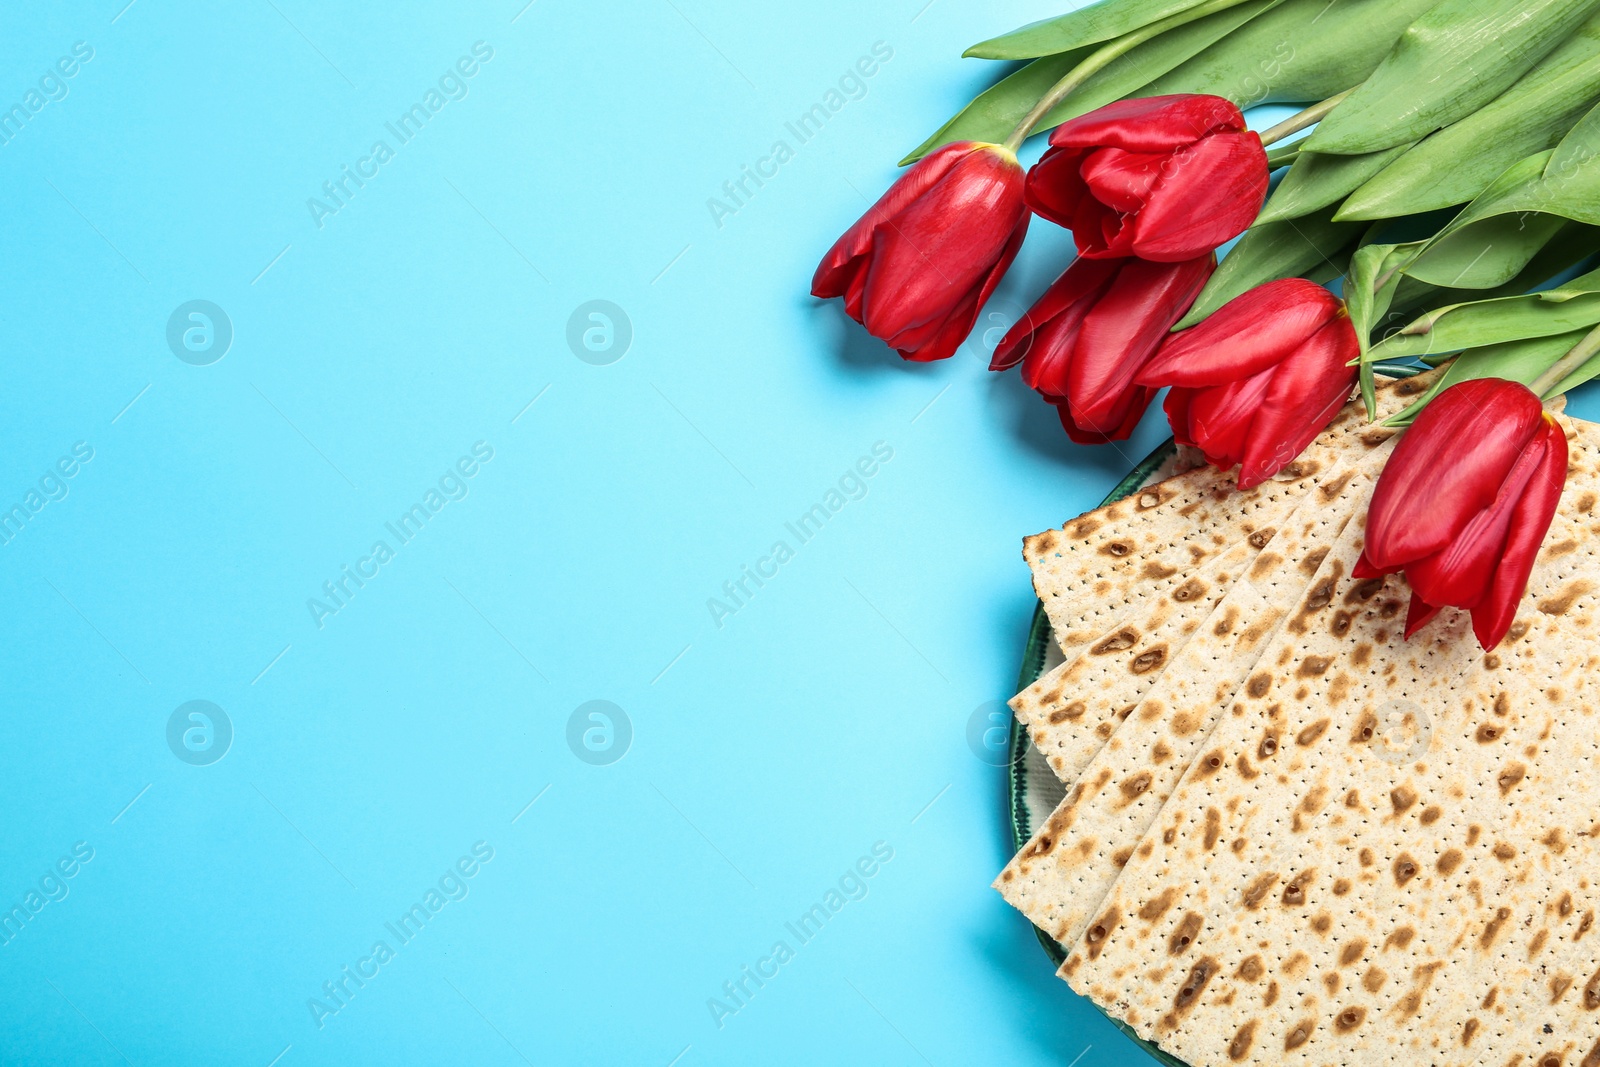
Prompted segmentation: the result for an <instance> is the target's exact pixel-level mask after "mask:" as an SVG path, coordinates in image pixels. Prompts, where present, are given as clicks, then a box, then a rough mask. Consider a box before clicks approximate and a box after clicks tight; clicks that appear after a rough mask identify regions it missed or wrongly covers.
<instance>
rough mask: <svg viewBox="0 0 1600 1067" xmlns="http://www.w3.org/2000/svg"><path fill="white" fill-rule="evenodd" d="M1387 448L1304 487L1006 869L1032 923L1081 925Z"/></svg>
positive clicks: (1065, 927) (1050, 928)
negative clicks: (1304, 491) (1308, 489)
mask: <svg viewBox="0 0 1600 1067" xmlns="http://www.w3.org/2000/svg"><path fill="white" fill-rule="evenodd" d="M1387 452H1388V449H1387V448H1385V449H1383V450H1382V452H1380V453H1377V454H1373V455H1369V456H1367V457H1366V458H1365V459H1364V460H1363V461H1362V462H1361V463H1359V464H1358V465H1356V466H1355V467H1353V468H1350V469H1348V470H1347V471H1346V472H1345V473H1344V474H1343V475H1340V476H1335V477H1333V478H1332V479H1331V480H1329V481H1325V482H1324V483H1323V484H1321V485H1319V486H1318V487H1317V488H1316V489H1315V490H1313V491H1312V492H1311V493H1310V494H1308V495H1307V497H1306V498H1305V500H1304V501H1302V503H1301V504H1300V506H1299V507H1298V508H1297V509H1296V510H1295V512H1294V513H1293V514H1292V515H1291V516H1289V518H1288V519H1287V520H1286V521H1285V523H1284V528H1283V529H1282V530H1281V531H1280V532H1279V533H1278V534H1277V535H1276V536H1275V537H1274V538H1273V539H1272V542H1271V543H1270V544H1269V545H1268V546H1267V547H1266V549H1265V550H1263V551H1262V552H1261V553H1260V554H1259V556H1258V557H1257V558H1256V559H1255V560H1254V561H1253V563H1252V565H1251V566H1250V567H1249V569H1248V570H1247V571H1246V573H1245V574H1244V575H1242V576H1241V577H1240V578H1239V579H1238V580H1237V581H1235V582H1233V583H1232V584H1231V586H1230V587H1229V588H1228V591H1227V595H1226V597H1224V598H1223V599H1222V600H1220V602H1219V603H1218V604H1217V605H1216V607H1215V608H1214V610H1213V611H1212V613H1211V614H1210V616H1209V617H1208V619H1207V620H1206V623H1205V625H1204V626H1202V627H1200V628H1199V632H1198V635H1197V636H1195V637H1194V638H1193V639H1192V640H1190V641H1189V642H1188V643H1187V644H1185V645H1184V647H1183V649H1182V651H1181V652H1180V653H1179V654H1178V655H1177V657H1176V658H1175V659H1174V660H1173V661H1172V663H1171V665H1170V666H1169V667H1168V668H1167V670H1166V671H1165V673H1163V675H1162V677H1161V680H1160V682H1158V683H1157V684H1156V685H1155V686H1154V687H1153V688H1151V689H1150V690H1149V692H1148V694H1147V695H1146V696H1145V698H1144V699H1143V700H1141V701H1140V703H1139V705H1138V706H1137V708H1136V709H1135V710H1134V713H1133V714H1132V715H1131V716H1128V717H1127V718H1126V721H1124V722H1123V723H1122V725H1121V726H1119V727H1118V728H1117V731H1116V733H1115V734H1114V735H1113V736H1112V737H1111V739H1110V741H1108V742H1107V743H1106V744H1105V745H1104V746H1102V747H1101V748H1100V749H1099V751H1098V752H1097V753H1096V755H1095V756H1094V757H1093V759H1092V760H1091V761H1090V762H1089V764H1088V765H1087V767H1086V768H1085V769H1084V771H1083V773H1082V776H1081V777H1080V778H1079V779H1078V781H1077V783H1076V785H1074V786H1073V787H1072V789H1071V790H1070V791H1069V793H1068V795H1067V797H1066V799H1065V800H1063V802H1062V803H1061V805H1060V806H1059V807H1058V808H1057V809H1056V811H1055V813H1054V814H1052V815H1051V817H1050V819H1049V820H1048V821H1047V822H1046V824H1045V825H1044V826H1043V827H1042V828H1041V829H1040V831H1039V832H1038V833H1037V834H1035V835H1034V837H1033V840H1031V841H1030V842H1029V843H1028V845H1027V846H1026V847H1025V848H1023V849H1022V850H1021V851H1020V852H1019V853H1018V854H1017V856H1016V857H1014V858H1013V859H1012V861H1011V863H1010V864H1008V865H1007V867H1006V869H1005V870H1004V871H1002V872H1001V874H1000V877H999V878H998V879H996V881H995V888H997V889H999V890H1000V892H1001V895H1002V896H1004V897H1005V899H1006V900H1007V901H1009V902H1010V903H1011V904H1012V905H1013V906H1015V907H1016V908H1018V909H1019V910H1020V911H1022V912H1023V914H1025V915H1027V916H1028V918H1029V919H1031V920H1032V921H1033V923H1034V925H1036V926H1038V927H1039V928H1040V929H1042V930H1045V931H1046V932H1048V933H1049V934H1050V935H1051V936H1052V937H1054V938H1055V939H1056V940H1057V941H1061V942H1064V943H1066V944H1071V943H1072V942H1074V941H1076V940H1077V938H1078V936H1079V935H1080V934H1081V933H1082V932H1083V928H1084V926H1085V925H1086V924H1087V923H1088V921H1089V918H1090V917H1091V916H1092V915H1093V914H1094V912H1095V910H1096V909H1097V908H1098V907H1099V904H1100V900H1101V898H1102V897H1103V896H1104V895H1105V893H1106V891H1107V890H1108V889H1109V888H1110V887H1111V884H1112V882H1113V881H1115V880H1116V877H1117V873H1118V872H1119V871H1120V869H1121V867H1122V865H1123V864H1124V863H1126V862H1127V859H1128V857H1129V856H1130V855H1131V854H1132V852H1133V849H1134V847H1135V846H1136V845H1138V843H1139V840H1140V838H1142V837H1143V835H1144V832H1145V831H1146V830H1147V829H1148V828H1149V825H1150V823H1151V821H1153V820H1154V818H1155V817H1156V813H1157V812H1158V810H1159V809H1160V807H1161V805H1162V802H1163V801H1164V800H1165V799H1166V798H1167V796H1168V795H1169V794H1170V793H1171V792H1172V790H1173V788H1174V787H1175V786H1176V785H1177V782H1178V780H1179V778H1181V777H1182V775H1183V773H1184V771H1185V770H1187V769H1188V767H1189V764H1190V763H1191V762H1192V760H1193V758H1194V754H1195V751H1196V749H1197V748H1198V747H1199V746H1200V745H1201V744H1202V743H1203V742H1204V741H1205V739H1206V738H1207V737H1208V736H1209V734H1210V732H1211V729H1212V727H1213V726H1214V725H1215V723H1216V721H1217V718H1218V716H1219V715H1220V714H1221V713H1222V711H1223V709H1224V708H1226V706H1227V704H1228V702H1229V701H1230V700H1232V698H1233V695H1234V693H1235V691H1236V690H1237V689H1238V688H1239V686H1241V685H1242V684H1243V683H1244V681H1245V678H1246V677H1247V676H1248V675H1249V673H1250V671H1251V668H1252V667H1254V666H1255V663H1256V660H1257V658H1259V656H1260V655H1261V652H1262V649H1263V647H1264V646H1265V644H1266V643H1267V641H1269V640H1270V639H1271V638H1272V636H1273V635H1274V634H1275V633H1276V631H1277V625H1278V623H1279V622H1280V621H1281V620H1282V619H1283V618H1284V617H1285V616H1286V615H1287V613H1288V611H1289V610H1290V609H1291V608H1292V607H1293V606H1294V604H1295V602H1296V601H1297V600H1299V599H1300V596H1301V594H1302V593H1303V592H1304V591H1305V589H1306V587H1307V586H1308V585H1309V584H1310V582H1311V579H1312V576H1313V575H1314V574H1315V573H1316V571H1317V568H1318V567H1319V565H1320V564H1321V562H1322V558H1323V556H1324V555H1325V554H1326V553H1327V550H1328V545H1329V544H1330V543H1332V542H1333V541H1334V540H1335V539H1336V538H1337V537H1338V536H1339V535H1340V533H1341V532H1342V531H1343V529H1344V526H1345V523H1346V522H1348V521H1349V519H1350V517H1351V516H1352V515H1353V514H1354V513H1355V511H1356V509H1357V507H1358V506H1359V505H1361V504H1362V503H1363V502H1364V501H1365V499H1366V498H1367V496H1368V495H1369V494H1370V493H1371V490H1372V485H1373V482H1374V480H1375V479H1376V477H1377V474H1378V472H1379V471H1380V470H1381V469H1382V465H1383V460H1384V458H1385V457H1386V455H1387Z"/></svg>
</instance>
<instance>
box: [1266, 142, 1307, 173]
mask: <svg viewBox="0 0 1600 1067" xmlns="http://www.w3.org/2000/svg"><path fill="white" fill-rule="evenodd" d="M1299 158H1300V146H1299V145H1289V146H1288V147H1287V148H1280V149H1278V150H1277V151H1276V152H1268V153H1267V170H1268V171H1274V170H1277V169H1278V168H1279V167H1292V166H1294V161H1295V160H1297V159H1299Z"/></svg>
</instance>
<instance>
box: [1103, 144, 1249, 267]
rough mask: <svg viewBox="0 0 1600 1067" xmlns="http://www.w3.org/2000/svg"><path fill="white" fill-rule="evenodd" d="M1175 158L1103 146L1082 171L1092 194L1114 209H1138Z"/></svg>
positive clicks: (1219, 242)
mask: <svg viewBox="0 0 1600 1067" xmlns="http://www.w3.org/2000/svg"><path fill="white" fill-rule="evenodd" d="M1171 158H1172V156H1170V155H1168V154H1167V153H1165V152H1127V151H1124V150H1123V149H1120V148H1102V149H1099V150H1097V151H1094V152H1090V153H1089V154H1088V156H1087V157H1085V158H1084V161H1083V165H1082V166H1081V167H1079V169H1078V173H1079V174H1080V175H1081V176H1082V178H1083V183H1084V185H1085V186H1087V187H1088V189H1089V193H1090V195H1092V196H1093V197H1094V198H1095V199H1096V200H1098V201H1100V202H1101V203H1102V204H1104V205H1106V206H1107V207H1109V208H1111V209H1112V210H1113V211H1138V210H1139V209H1140V208H1142V207H1144V206H1145V202H1146V201H1148V200H1149V199H1150V192H1151V190H1152V189H1154V188H1155V187H1156V182H1157V181H1158V180H1160V178H1161V171H1162V164H1163V163H1164V162H1166V161H1167V160H1169V159H1171ZM1221 243H1222V242H1221V241H1218V242H1217V244H1221ZM1212 247H1215V246H1212ZM1209 250H1210V249H1209V248H1208V249H1207V251H1209Z"/></svg>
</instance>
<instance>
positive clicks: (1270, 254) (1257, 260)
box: [1173, 212, 1363, 330]
mask: <svg viewBox="0 0 1600 1067" xmlns="http://www.w3.org/2000/svg"><path fill="white" fill-rule="evenodd" d="M1327 214H1328V213H1326V212H1323V213H1321V214H1320V215H1313V216H1311V217H1309V218H1304V219H1296V220H1295V221H1294V222H1292V223H1289V222H1277V223H1271V224H1269V225H1266V226H1257V227H1255V228H1253V229H1250V230H1247V231H1246V232H1245V235H1244V236H1243V237H1242V238H1240V240H1239V243H1238V244H1236V245H1234V246H1233V248H1232V250H1230V251H1229V252H1228V254H1227V255H1225V256H1223V257H1222V262H1221V263H1219V264H1218V265H1217V269H1216V272H1215V273H1213V274H1212V275H1211V278H1210V280H1209V281H1207V282H1206V287H1205V288H1204V289H1202V290H1201V291H1200V295H1199V296H1198V297H1197V298H1195V302H1194V305H1193V306H1192V307H1191V308H1190V309H1189V313H1188V314H1187V315H1185V316H1184V317H1183V318H1182V319H1181V320H1180V321H1179V322H1178V324H1177V325H1176V326H1174V327H1173V329H1175V330H1183V329H1187V328H1188V327H1190V326H1193V325H1194V324H1195V323H1197V322H1199V321H1200V320H1201V319H1203V318H1205V317H1206V316H1207V315H1209V314H1211V313H1212V312H1213V311H1215V310H1217V308H1219V307H1221V306H1222V305H1223V304H1226V303H1227V302H1228V301H1230V300H1232V299H1233V298H1234V297H1236V296H1238V295H1239V294H1240V293H1243V292H1245V291H1246V290H1249V289H1254V288H1255V287H1256V286H1258V285H1261V284H1262V283H1263V282H1270V281H1275V280H1277V279H1279V278H1292V277H1295V276H1296V275H1299V274H1304V273H1306V272H1307V271H1310V270H1313V269H1315V268H1317V267H1319V266H1322V265H1324V264H1332V265H1334V266H1337V264H1336V263H1333V260H1334V259H1335V258H1336V257H1337V256H1338V253H1339V250H1340V249H1342V248H1343V247H1345V246H1346V245H1348V244H1350V243H1351V242H1353V241H1354V240H1355V239H1356V238H1357V237H1358V236H1360V233H1361V230H1362V229H1363V227H1361V226H1358V225H1355V224H1353V223H1336V222H1330V221H1329V220H1328V218H1327ZM1336 273H1337V272H1336Z"/></svg>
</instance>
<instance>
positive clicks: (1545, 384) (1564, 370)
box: [1528, 326, 1600, 400]
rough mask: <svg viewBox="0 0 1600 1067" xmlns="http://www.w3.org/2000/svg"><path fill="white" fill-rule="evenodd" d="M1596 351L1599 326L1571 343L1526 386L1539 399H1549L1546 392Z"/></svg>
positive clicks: (1599, 333)
mask: <svg viewBox="0 0 1600 1067" xmlns="http://www.w3.org/2000/svg"><path fill="white" fill-rule="evenodd" d="M1596 352H1600V326H1596V327H1595V328H1594V329H1592V330H1590V331H1589V332H1588V333H1586V334H1584V336H1583V340H1581V341H1579V342H1578V343H1577V344H1575V345H1573V346H1572V348H1571V349H1570V350H1569V351H1568V352H1567V354H1566V355H1564V356H1562V357H1561V358H1560V359H1558V360H1556V361H1555V363H1554V364H1552V365H1551V367H1550V369H1549V370H1547V371H1545V372H1544V373H1543V374H1541V375H1539V377H1537V378H1535V379H1534V380H1533V384H1532V385H1530V386H1528V388H1529V389H1532V390H1533V391H1534V392H1535V393H1538V394H1539V399H1540V400H1549V399H1550V396H1549V395H1547V394H1549V393H1550V391H1551V390H1553V389H1554V388H1555V387H1556V386H1557V385H1558V384H1559V383H1561V382H1562V381H1564V380H1565V379H1566V377H1567V376H1568V375H1569V374H1571V373H1572V372H1573V371H1575V370H1577V369H1578V368H1579V367H1581V366H1583V365H1584V364H1585V363H1587V362H1589V358H1590V357H1591V356H1593V355H1594V354H1595V353H1596Z"/></svg>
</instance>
